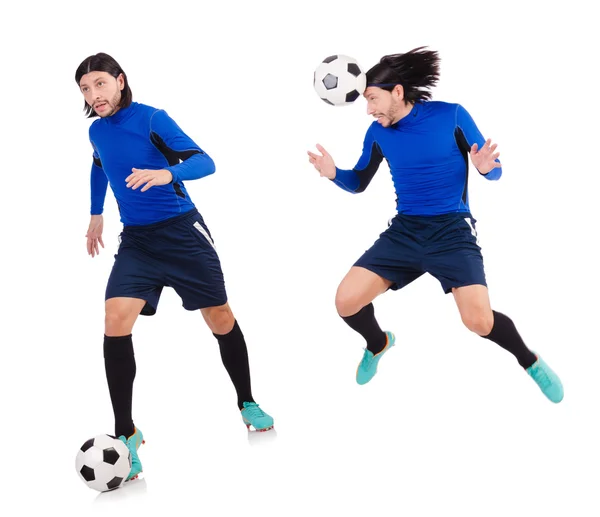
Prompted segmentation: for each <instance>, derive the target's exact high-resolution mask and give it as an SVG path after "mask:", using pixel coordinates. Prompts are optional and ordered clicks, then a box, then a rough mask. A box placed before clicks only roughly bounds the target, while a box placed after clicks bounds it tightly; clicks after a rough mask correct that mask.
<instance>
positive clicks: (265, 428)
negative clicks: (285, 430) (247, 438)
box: [244, 420, 275, 433]
mask: <svg viewBox="0 0 600 517" xmlns="http://www.w3.org/2000/svg"><path fill="white" fill-rule="evenodd" d="M244 424H246V429H248V431H250V426H251V425H252V424H249V423H248V422H246V421H245V420H244ZM252 427H254V426H252ZM273 427H275V424H273V425H271V426H269V427H261V428H260V429H257V428H256V427H254V430H255V431H256V432H257V433H264V432H265V431H270V430H271V429H273Z"/></svg>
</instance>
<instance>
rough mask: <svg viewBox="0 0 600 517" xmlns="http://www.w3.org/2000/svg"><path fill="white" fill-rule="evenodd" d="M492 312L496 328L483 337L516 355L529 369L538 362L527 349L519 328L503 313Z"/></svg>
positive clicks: (520, 362)
mask: <svg viewBox="0 0 600 517" xmlns="http://www.w3.org/2000/svg"><path fill="white" fill-rule="evenodd" d="M492 312H493V313H494V326H493V327H492V331H491V332H490V333H489V334H488V335H487V336H483V337H484V338H485V339H489V340H490V341H493V342H494V343H497V344H498V345H500V346H501V347H502V348H504V349H505V350H507V351H508V352H510V353H511V354H512V355H514V356H515V357H516V358H517V361H518V362H519V364H520V365H521V366H522V367H523V368H525V369H527V368H529V367H530V366H531V365H532V364H533V363H535V362H536V361H537V358H536V356H535V354H534V353H533V352H532V351H531V350H529V348H527V346H526V345H525V343H524V342H523V339H521V336H520V335H519V332H518V331H517V327H515V324H514V323H513V321H512V320H511V319H510V318H509V317H508V316H505V315H504V314H502V313H501V312H496V311H492Z"/></svg>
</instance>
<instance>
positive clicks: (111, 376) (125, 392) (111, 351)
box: [104, 334, 136, 438]
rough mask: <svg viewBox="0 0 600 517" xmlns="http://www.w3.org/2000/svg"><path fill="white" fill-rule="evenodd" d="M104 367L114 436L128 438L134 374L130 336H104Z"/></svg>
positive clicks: (131, 420) (130, 429)
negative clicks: (111, 410)
mask: <svg viewBox="0 0 600 517" xmlns="http://www.w3.org/2000/svg"><path fill="white" fill-rule="evenodd" d="M104 367H105V369H106V380H107V381H108V390H109V392H110V400H111V401H112V406H113V412H114V414H115V436H117V437H119V436H121V435H124V436H125V437H126V438H128V437H129V436H131V435H132V434H133V431H134V427H133V419H132V417H131V400H132V397H133V380H134V379H135V372H136V367H135V357H134V355H133V341H132V340H131V334H129V335H128V336H119V337H109V336H104Z"/></svg>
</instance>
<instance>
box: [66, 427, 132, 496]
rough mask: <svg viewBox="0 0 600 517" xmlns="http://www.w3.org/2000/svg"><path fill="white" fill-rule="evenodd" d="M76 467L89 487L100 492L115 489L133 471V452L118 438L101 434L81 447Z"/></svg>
mask: <svg viewBox="0 0 600 517" xmlns="http://www.w3.org/2000/svg"><path fill="white" fill-rule="evenodd" d="M75 468H76V469H77V473H78V474H79V477H80V478H81V479H82V480H83V482H84V483H85V484H86V485H87V486H88V487H90V488H93V489H94V490H98V491H99V492H106V491H108V490H114V489H115V488H119V487H120V486H121V485H122V484H123V483H124V481H125V480H126V479H127V476H128V475H129V472H130V471H131V453H130V452H129V449H128V448H127V445H125V444H124V443H123V442H122V441H121V440H119V439H118V438H115V437H114V436H110V435H108V434H100V435H98V436H96V437H95V438H90V439H89V440H88V441H87V442H85V443H84V444H83V445H82V446H81V447H80V449H79V451H78V452H77V458H76V459H75Z"/></svg>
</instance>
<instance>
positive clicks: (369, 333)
mask: <svg viewBox="0 0 600 517" xmlns="http://www.w3.org/2000/svg"><path fill="white" fill-rule="evenodd" d="M342 319H343V320H344V321H345V322H346V323H347V324H348V325H349V326H350V328H351V329H353V330H356V332H358V333H359V334H360V335H361V336H362V337H364V338H365V340H366V341H367V350H369V351H371V352H373V355H375V354H378V353H379V352H381V351H382V350H383V349H384V348H385V343H386V339H387V338H386V335H385V332H384V331H383V330H381V328H380V327H379V323H377V320H376V319H375V308H374V307H373V304H372V303H370V304H369V305H365V306H364V307H363V308H362V309H361V310H360V311H358V312H357V313H356V314H353V315H352V316H345V317H342Z"/></svg>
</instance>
